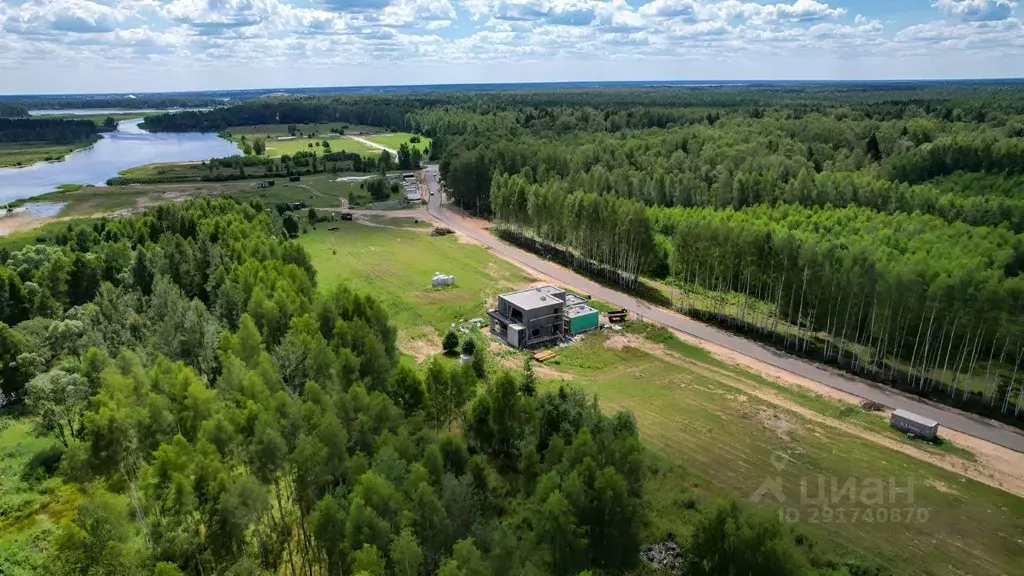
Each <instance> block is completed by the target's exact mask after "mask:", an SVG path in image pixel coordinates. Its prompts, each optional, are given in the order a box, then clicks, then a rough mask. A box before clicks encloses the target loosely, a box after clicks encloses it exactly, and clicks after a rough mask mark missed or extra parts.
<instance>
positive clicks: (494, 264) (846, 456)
mask: <svg viewBox="0 0 1024 576" xmlns="http://www.w3.org/2000/svg"><path fill="white" fill-rule="evenodd" d="M373 223H374V224H376V226H370V225H367V224H360V223H358V222H345V223H342V225H341V226H340V228H339V230H336V231H327V230H326V229H325V228H324V227H321V228H320V229H318V230H317V231H315V232H312V233H309V234H304V235H303V236H302V237H301V238H300V242H301V243H302V244H303V245H304V246H305V247H306V249H307V250H308V251H309V253H310V255H311V256H312V259H313V263H314V265H315V266H316V268H317V270H318V273H319V282H320V285H321V287H322V288H328V287H330V286H333V285H335V284H337V283H339V282H345V283H347V284H349V285H351V286H353V287H354V288H357V289H361V290H366V291H368V292H370V293H373V294H374V295H375V296H376V297H377V298H379V299H380V300H381V301H382V303H383V304H384V305H385V306H386V308H387V309H388V311H389V314H390V315H391V318H392V320H393V321H394V322H395V324H396V325H397V326H398V327H399V329H400V334H402V335H403V338H402V340H403V344H402V346H403V349H408V350H409V351H410V352H411V353H413V354H414V356H417V357H420V356H424V355H425V354H429V353H433V352H437V350H438V343H439V338H438V335H439V334H443V330H445V329H446V328H447V326H448V325H449V324H450V323H451V322H452V321H453V320H456V319H459V318H474V317H481V316H483V312H484V309H485V307H486V303H487V302H488V301H489V300H490V299H492V298H493V297H494V296H495V295H496V294H497V293H500V292H503V291H505V290H507V289H509V288H514V287H519V286H522V285H524V284H527V283H529V282H531V281H533V280H534V278H533V277H530V276H528V273H524V272H523V271H522V270H521V269H520V268H517V267H516V266H514V265H512V264H510V263H508V262H506V261H504V260H500V259H497V258H495V257H493V256H492V255H491V254H489V253H488V252H487V250H485V249H484V248H482V247H480V246H478V245H475V244H470V243H464V242H460V241H459V240H458V239H457V238H455V237H452V236H446V237H441V238H435V237H430V236H428V235H427V234H426V233H425V231H426V229H427V227H425V226H424V227H420V228H417V227H416V226H415V225H413V227H412V228H407V227H406V226H407V225H408V222H407V221H405V220H401V219H393V220H389V219H388V218H384V217H380V218H377V219H374V222H373ZM434 272H442V273H445V274H454V275H455V276H456V286H455V287H454V288H451V289H441V290H438V289H433V288H430V284H429V281H430V276H431V274H433V273H434ZM417 346H419V348H422V349H423V350H422V352H423V354H420V353H418V352H417V350H419V348H417ZM537 374H538V376H539V377H540V378H541V379H542V382H543V383H544V384H545V385H548V386H551V385H555V383H556V382H557V381H558V380H562V379H565V380H571V382H572V384H574V385H581V386H582V387H583V388H584V389H585V390H586V391H587V392H589V393H594V394H597V395H598V396H599V398H600V400H601V406H602V408H603V409H605V410H608V411H615V410H618V409H628V410H632V411H633V412H634V413H635V414H636V416H637V420H638V423H639V425H640V431H641V435H642V437H643V438H644V439H645V441H646V442H647V443H648V445H649V446H650V447H651V448H652V449H653V450H654V451H655V452H656V453H658V454H660V455H661V456H663V457H665V458H667V459H668V460H669V461H671V462H672V463H673V466H679V467H682V468H685V470H686V471H687V473H681V474H676V473H675V472H673V473H672V474H662V475H659V476H658V478H657V480H655V481H652V484H651V487H650V488H649V493H648V494H647V497H648V499H649V501H650V502H651V503H652V504H651V510H652V511H654V517H653V518H652V526H653V528H652V529H655V530H661V531H669V530H671V531H674V532H676V533H677V534H680V535H683V534H686V533H687V528H686V522H685V520H684V519H685V518H686V517H687V515H688V514H689V513H690V511H689V510H688V509H687V507H686V506H685V505H684V504H685V503H684V502H680V501H677V500H678V498H676V496H674V495H676V494H680V493H686V492H690V491H694V490H695V491H696V492H697V493H698V494H699V495H701V496H702V497H705V498H712V497H717V496H724V495H727V494H729V495H733V496H735V497H737V498H740V499H744V500H749V499H750V497H751V496H752V495H753V494H754V492H755V491H756V490H757V489H758V488H759V486H760V485H761V484H762V482H764V481H765V479H766V478H774V477H776V476H779V477H780V478H781V480H782V486H783V490H784V493H785V496H786V498H787V500H788V501H789V502H796V503H799V501H800V481H801V479H806V481H807V483H808V486H809V487H808V489H807V491H808V493H809V495H811V496H815V495H817V493H818V478H819V477H820V478H823V479H824V480H825V482H826V488H827V490H829V491H830V490H831V480H832V478H836V479H837V481H838V483H839V485H840V486H842V485H844V484H845V483H846V482H847V481H851V480H852V481H853V482H855V483H856V486H858V487H863V486H864V485H865V484H864V482H869V481H870V480H871V479H875V478H878V479H882V481H883V483H884V485H885V498H886V501H885V503H884V504H882V505H879V506H865V505H863V504H862V503H859V502H848V501H845V500H843V501H841V502H839V503H836V504H835V506H834V507H833V508H834V509H833V511H832V513H831V516H828V517H826V514H828V513H825V512H823V510H822V509H821V508H820V507H818V509H817V512H816V513H814V512H811V510H812V509H814V507H813V506H810V507H807V506H803V507H800V506H799V505H798V507H799V512H800V514H801V517H800V529H801V530H802V531H804V532H806V533H808V534H812V535H814V536H818V538H817V540H816V541H817V542H818V545H819V546H822V547H828V546H834V547H835V551H836V552H839V553H843V551H846V552H851V553H853V554H855V555H857V556H862V557H869V558H874V559H876V560H878V561H879V562H880V563H883V564H889V565H890V566H892V568H893V570H894V571H895V573H899V574H928V573H949V572H957V573H968V574H981V573H989V574H1012V573H1014V570H1015V568H1016V564H1015V562H1016V560H1017V559H1019V558H1020V557H1022V555H1024V520H1022V519H1024V499H1021V498H1020V497H1018V496H1014V495H1013V494H1011V493H1010V492H1009V491H1013V490H1020V489H1021V488H1020V487H1021V486H1024V482H1017V483H1015V484H1013V485H1008V486H1007V487H1006V490H1009V491H1004V490H1000V489H998V488H995V487H993V486H992V485H991V484H996V481H995V479H994V478H993V477H992V475H991V470H988V469H987V468H986V466H985V464H986V463H985V462H984V461H982V460H981V456H980V455H978V456H977V458H976V455H975V454H973V453H972V452H970V451H968V450H965V449H964V448H963V447H961V446H958V445H955V444H947V445H945V446H941V447H935V446H932V445H929V444H924V443H919V442H911V441H909V440H907V439H906V438H905V437H903V436H901V435H900V434H897V433H895V432H894V431H892V430H890V429H889V428H888V427H887V425H886V423H885V420H884V419H883V417H882V416H879V415H875V414H867V413H864V412H862V411H861V410H860V409H859V408H857V407H855V406H854V405H851V404H848V403H841V402H838V401H835V400H831V399H828V398H824V397H822V396H820V395H816V394H813V393H810V392H807V391H805V390H801V389H795V388H789V387H786V386H783V385H781V384H777V383H775V382H771V381H768V380H766V379H764V378H760V377H757V376H753V375H751V374H750V373H748V372H746V371H745V370H743V369H740V368H738V367H736V366H732V365H727V364H724V363H722V362H720V361H717V360H715V359H714V358H712V357H711V356H710V355H709V354H708V353H707V352H705V351H703V350H701V349H698V348H696V347H693V346H689V345H686V344H684V343H682V342H680V341H679V340H677V339H676V338H674V337H672V336H671V335H670V334H668V333H666V332H664V331H659V330H654V329H649V328H637V327H633V328H630V329H627V330H626V331H623V332H608V333H598V334H590V335H587V336H586V337H585V338H584V339H583V340H582V341H581V342H578V343H576V344H573V345H571V346H568V347H565V348H562V349H559V350H558V357H557V358H556V360H555V361H554V362H549V363H548V364H546V365H545V367H544V369H543V371H538V372H537ZM776 453H777V454H781V455H784V457H785V466H784V467H783V468H782V470H781V471H779V470H778V469H777V467H776V465H775V464H773V461H772V455H773V454H776ZM778 458H779V456H776V460H778ZM958 472H963V473H958ZM908 477H912V478H913V482H914V492H913V503H912V504H909V505H908V504H907V503H906V501H905V496H902V495H897V496H896V497H897V501H896V502H895V503H892V504H890V503H889V501H888V497H889V494H890V493H889V479H890V478H893V479H895V480H896V482H897V485H898V486H900V487H904V486H906V485H907V478H908ZM972 478H978V479H979V480H981V481H978V480H975V479H972ZM694 485H696V486H697V487H696V488H694ZM1018 493H1019V492H1018ZM762 503H763V504H774V501H772V500H770V497H767V498H765V499H763V500H762ZM840 508H841V509H843V512H838V511H837V510H838V509H840ZM882 508H884V509H885V510H886V511H885V512H883V513H882V514H885V515H886V518H885V519H884V520H882V519H880V518H879V512H878V509H882ZM897 508H898V509H899V510H900V512H899V514H901V516H906V510H907V509H908V508H909V509H912V512H911V513H912V514H914V515H915V516H913V517H912V518H911V520H910V521H905V519H903V518H902V517H901V521H899V522H896V521H893V520H892V519H891V518H889V517H888V516H889V513H890V511H891V510H892V509H897ZM853 509H858V510H861V512H860V513H861V514H864V511H865V510H868V509H870V510H872V513H871V515H870V518H867V517H865V516H861V517H859V518H857V519H856V520H855V521H854V520H853V518H852V514H853V513H854V512H852V511H851V510H853ZM840 513H842V514H843V519H844V520H845V521H840V519H839V517H838V516H837V515H838V514H840ZM660 535H661V536H663V534H660ZM656 536H657V535H656ZM829 542H832V543H833V544H829Z"/></svg>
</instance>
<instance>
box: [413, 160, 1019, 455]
mask: <svg viewBox="0 0 1024 576" xmlns="http://www.w3.org/2000/svg"><path fill="white" fill-rule="evenodd" d="M426 170H427V173H426V181H427V188H428V189H429V191H430V196H428V197H427V198H428V203H427V210H428V212H430V214H431V215H432V216H434V217H435V218H436V219H438V220H440V221H441V222H443V223H444V224H446V225H447V226H449V227H450V228H452V229H454V230H456V231H457V232H460V233H462V234H465V235H466V236H469V237H470V238H472V239H473V240H476V241H477V242H479V243H481V244H483V245H484V246H487V247H488V248H490V249H491V250H493V251H494V252H496V253H498V254H499V255H501V256H503V257H505V258H507V259H510V260H514V261H516V262H519V263H520V264H523V265H525V266H527V267H529V268H532V269H534V270H537V271H538V272H540V273H542V274H545V275H547V276H550V277H551V278H554V279H555V280H557V281H558V282H560V283H563V284H566V285H568V286H572V287H574V288H576V289H578V290H581V291H583V292H585V293H587V294H590V295H591V296H593V297H594V298H597V299H599V300H604V301H605V302H608V303H610V304H613V305H615V306H620V307H622V308H625V309H627V310H629V311H630V312H633V313H634V314H637V315H638V316H642V317H643V318H644V319H646V320H650V321H654V322H657V323H658V324H662V325H664V326H666V327H668V328H671V329H674V330H678V331H680V332H682V333H684V334H687V335H689V336H691V337H693V338H696V339H698V340H702V341H705V342H709V343H711V344H714V345H716V346H721V347H723V348H726V349H728V350H731V351H733V352H736V353H739V354H742V355H744V356H748V357H750V358H753V359H755V360H757V361H760V362H763V363H765V364H767V365H769V366H772V367H775V368H778V369H780V370H784V371H786V372H790V373H792V374H795V375H797V376H801V377H803V378H808V379H810V380H813V381H815V382H820V383H822V384H824V385H826V386H828V387H830V388H834V389H836V390H840V391H842V392H845V393H847V394H852V395H854V396H857V397H859V398H863V399H865V400H871V401H873V402H879V403H881V404H884V405H886V406H889V407H891V408H894V409H895V408H900V409H903V410H909V411H910V412H914V413H916V414H920V415H921V416H925V417H927V418H931V419H933V420H935V421H936V422H938V423H939V424H940V425H941V426H944V427H946V428H950V429H952V430H956V431H958V432H962V433H964V434H967V435H970V436H974V437H976V438H981V439H983V440H987V441H989V442H992V443H993V444H998V445H999V446H1003V447H1005V448H1009V449H1011V450H1014V451H1017V452H1024V434H1022V433H1020V432H1019V431H1017V430H1015V429H1013V428H1011V427H1009V426H1006V425H1003V424H1000V423H998V422H993V421H991V420H988V419H986V418H983V417H980V416H975V415H973V414H968V413H966V412H963V411H960V410H957V409H955V408H950V407H947V406H943V405H941V404H937V403H933V402H929V401H926V400H920V399H917V398H913V397H910V396H906V395H903V394H901V393H899V392H897V391H895V390H892V389H889V388H885V387H883V386H881V385H879V384H875V383H873V382H869V381H867V380H863V379H861V378H857V377H854V376H851V375H849V374H845V373H841V372H838V371H835V370H831V369H829V368H826V367H823V366H820V365H816V364H814V363H812V362H809V361H806V360H803V359H800V358H797V357H795V356H790V355H788V354H785V353H782V352H779V351H777V350H773V349H771V348H768V347H766V346H762V345H760V344H757V343H755V342H752V341H750V340H747V339H745V338H742V337H739V336H735V335H733V334H729V333H728V332H725V331H723V330H719V329H717V328H714V327H712V326H708V325H706V324H702V323H700V322H697V321H695V320H692V319H690V318H687V317H685V316H681V315H679V314H676V313H675V312H671V311H669V310H666V309H664V308H659V307H656V306H652V305H651V304H648V303H647V302H644V301H642V300H640V299H638V298H636V297H634V296H630V295H628V294H624V293H622V292H618V291H616V290H613V289H611V288H607V287H605V286H602V285H600V284H598V283H596V282H594V281H592V280H589V279H587V278H584V277H583V276H580V275H579V274H576V273H574V272H572V271H570V270H567V269H565V268H562V267H561V266H558V265H556V264H553V263H551V262H548V261H546V260H544V259H543V258H540V257H538V256H534V255H533V254H530V253H529V252H526V251H524V250H520V249H519V248H516V247H514V246H512V245H510V244H506V243H505V242H502V241H501V240H499V239H497V238H495V237H494V236H492V235H491V234H489V233H487V232H486V231H485V230H481V229H480V228H479V227H477V226H473V225H470V224H468V223H467V222H466V221H464V220H463V218H462V217H461V216H459V215H457V214H455V213H454V212H452V211H451V210H448V209H447V208H446V207H445V205H444V204H443V203H442V201H441V193H440V190H439V187H438V175H437V168H436V167H435V166H428V167H427V169H426ZM940 433H941V432H940Z"/></svg>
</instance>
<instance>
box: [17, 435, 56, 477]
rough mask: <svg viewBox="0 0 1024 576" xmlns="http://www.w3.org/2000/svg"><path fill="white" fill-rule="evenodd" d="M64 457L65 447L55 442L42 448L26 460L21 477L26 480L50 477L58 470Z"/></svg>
mask: <svg viewBox="0 0 1024 576" xmlns="http://www.w3.org/2000/svg"><path fill="white" fill-rule="evenodd" d="M63 457H64V447H63V446H61V445H60V444H58V443H56V442H54V443H52V444H50V445H48V446H45V447H43V448H40V449H39V450H37V451H36V452H35V453H34V454H32V456H31V457H30V458H29V459H28V462H25V466H24V467H23V468H22V469H21V479H22V480H24V481H26V482H31V481H34V480H41V479H43V478H49V477H50V476H53V475H54V474H55V473H56V472H57V468H58V467H59V466H60V461H61V458H63Z"/></svg>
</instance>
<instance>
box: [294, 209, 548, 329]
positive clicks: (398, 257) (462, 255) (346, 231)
mask: <svg viewBox="0 0 1024 576" xmlns="http://www.w3.org/2000/svg"><path fill="white" fill-rule="evenodd" d="M383 220H385V219H383V218H382V219H380V220H377V221H375V222H374V223H375V224H384V225H388V226H392V227H389V228H382V227H375V226H370V225H366V224H359V223H355V222H341V223H340V226H339V229H338V230H335V231H328V230H326V227H324V226H320V227H318V229H317V230H316V231H314V232H311V233H309V234H304V235H303V236H301V238H300V239H299V242H300V243H301V244H302V245H303V246H305V248H306V250H307V251H309V254H310V256H311V257H312V259H313V264H314V265H315V266H316V268H317V270H318V273H319V283H320V286H321V287H322V288H325V289H326V288H329V287H331V286H334V285H336V284H339V283H345V284H347V285H349V286H351V287H353V288H356V289H359V290H365V291H367V292H368V293H370V294H373V295H374V296H376V297H377V298H378V299H380V300H381V302H382V303H383V304H384V305H385V306H386V307H387V309H388V312H389V313H390V315H391V319H392V321H393V322H395V324H396V325H397V326H398V327H400V328H403V329H406V330H413V331H423V330H424V329H428V328H433V329H434V330H436V331H437V332H439V333H443V332H444V331H445V330H447V329H448V327H449V326H450V325H451V324H452V323H453V322H455V321H458V320H463V319H471V318H485V317H486V312H487V306H488V304H489V303H493V301H494V299H495V297H496V295H497V294H498V293H500V292H505V291H508V290H510V289H512V288H515V287H519V286H522V285H524V284H525V283H527V282H529V280H530V279H529V278H527V277H526V276H525V275H524V274H523V273H522V272H521V271H520V270H519V269H518V268H516V267H515V266H513V265H511V264H508V263H507V262H504V261H501V260H496V259H494V258H493V257H492V256H491V255H490V254H488V253H487V250H485V249H484V248H482V247H480V246H476V245H468V244H462V243H459V241H458V240H457V239H456V238H455V237H454V236H442V237H432V236H429V235H428V234H427V233H426V227H423V228H422V229H415V228H419V227H418V226H417V225H415V224H411V225H412V226H413V227H414V229H409V226H410V224H409V223H402V221H401V220H399V221H398V222H397V223H391V222H384V221H383ZM389 220H390V219H389ZM434 272H441V273H443V274H454V275H455V285H454V286H451V287H447V288H433V287H431V285H430V281H431V278H432V276H433V274H434Z"/></svg>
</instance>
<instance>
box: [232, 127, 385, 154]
mask: <svg viewBox="0 0 1024 576" xmlns="http://www.w3.org/2000/svg"><path fill="white" fill-rule="evenodd" d="M288 126H289V125H288V124H262V125H258V126H232V127H231V128H228V129H227V130H225V131H224V133H225V134H226V135H230V138H231V140H232V141H234V142H236V143H237V144H238V147H239V149H241V148H242V146H243V144H242V137H243V136H244V137H245V138H246V139H247V140H250V141H251V140H252V139H254V138H263V139H264V140H265V141H266V144H267V156H270V157H276V156H283V155H285V154H287V155H293V154H295V153H296V152H299V151H307V152H316V153H317V154H321V155H322V154H324V153H325V150H324V148H323V146H322V142H323V141H324V140H327V141H328V142H329V143H330V145H331V146H330V151H331V152H342V151H345V152H355V153H357V154H361V155H363V156H375V155H377V154H379V153H380V151H379V150H377V149H376V148H373V147H372V146H367V145H366V144H363V143H361V142H358V141H356V140H352V139H350V138H345V137H344V136H339V135H338V134H336V133H334V132H331V130H332V129H344V131H345V133H346V134H356V135H365V134H373V133H375V132H377V131H379V129H374V128H371V127H369V126H356V127H352V126H348V125H347V124H343V123H340V122H333V123H325V124H295V125H294V126H295V130H294V132H291V131H289V130H288ZM344 126H348V127H347V128H343V127H344ZM353 128H354V129H353ZM311 136H312V138H311Z"/></svg>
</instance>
